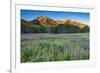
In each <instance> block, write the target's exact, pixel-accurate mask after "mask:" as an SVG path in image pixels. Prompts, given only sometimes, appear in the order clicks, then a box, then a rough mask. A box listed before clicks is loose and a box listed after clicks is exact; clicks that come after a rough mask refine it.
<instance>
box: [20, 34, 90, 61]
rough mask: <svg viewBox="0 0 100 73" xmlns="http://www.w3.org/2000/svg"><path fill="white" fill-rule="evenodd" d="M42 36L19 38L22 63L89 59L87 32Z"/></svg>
mask: <svg viewBox="0 0 100 73" xmlns="http://www.w3.org/2000/svg"><path fill="white" fill-rule="evenodd" d="M34 35H35V34H34ZM44 36H45V37H42V36H39V38H35V37H34V38H31V39H29V38H28V39H21V62H22V63H25V62H47V61H65V60H67V61H68V60H86V59H89V34H88V33H82V34H69V35H63V36H61V35H60V36H61V37H59V36H58V35H57V36H56V37H50V35H49V36H46V35H45V34H44Z"/></svg>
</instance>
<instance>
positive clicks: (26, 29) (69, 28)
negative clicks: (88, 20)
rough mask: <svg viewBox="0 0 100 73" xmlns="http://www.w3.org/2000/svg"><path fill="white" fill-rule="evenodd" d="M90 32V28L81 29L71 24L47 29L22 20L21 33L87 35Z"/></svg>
mask: <svg viewBox="0 0 100 73" xmlns="http://www.w3.org/2000/svg"><path fill="white" fill-rule="evenodd" d="M85 32H89V27H88V26H85V27H83V28H80V27H78V26H73V25H70V24H59V25H58V26H55V27H45V26H43V25H36V24H32V25H30V23H28V22H27V21H24V20H21V33H56V34H57V33H85Z"/></svg>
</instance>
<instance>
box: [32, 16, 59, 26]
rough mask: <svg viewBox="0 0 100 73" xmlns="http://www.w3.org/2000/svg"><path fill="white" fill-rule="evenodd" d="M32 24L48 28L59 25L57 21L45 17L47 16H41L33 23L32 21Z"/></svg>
mask: <svg viewBox="0 0 100 73" xmlns="http://www.w3.org/2000/svg"><path fill="white" fill-rule="evenodd" d="M30 23H31V24H35V25H43V26H46V27H54V26H57V23H56V21H55V20H53V19H51V18H48V17H45V16H39V17H37V18H36V19H34V20H33V21H30Z"/></svg>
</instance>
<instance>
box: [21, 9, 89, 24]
mask: <svg viewBox="0 0 100 73" xmlns="http://www.w3.org/2000/svg"><path fill="white" fill-rule="evenodd" d="M38 16H46V17H49V18H52V19H54V20H64V19H71V20H74V21H78V22H82V23H84V24H87V25H89V21H90V13H83V12H60V11H59V12H58V11H40V10H21V19H24V20H27V21H30V20H34V19H35V18H37V17H38Z"/></svg>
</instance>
